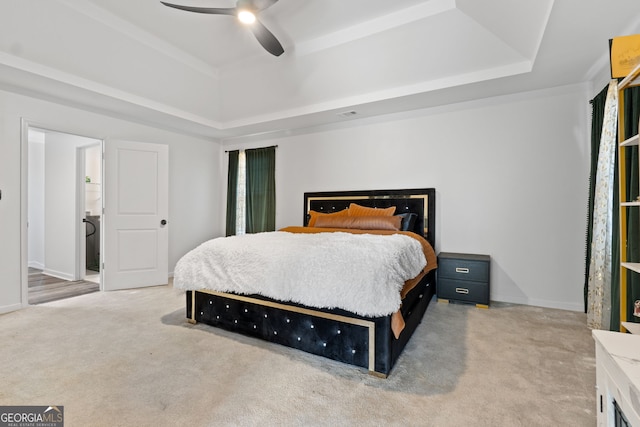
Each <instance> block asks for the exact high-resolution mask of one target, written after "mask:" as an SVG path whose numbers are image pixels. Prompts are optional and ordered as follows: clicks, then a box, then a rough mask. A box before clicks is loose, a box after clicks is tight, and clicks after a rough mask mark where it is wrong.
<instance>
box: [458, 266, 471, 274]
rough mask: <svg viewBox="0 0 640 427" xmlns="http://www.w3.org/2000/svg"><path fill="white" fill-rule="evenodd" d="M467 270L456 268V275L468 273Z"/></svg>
mask: <svg viewBox="0 0 640 427" xmlns="http://www.w3.org/2000/svg"><path fill="white" fill-rule="evenodd" d="M468 272H469V269H468V268H464V267H456V273H465V274H466V273H468Z"/></svg>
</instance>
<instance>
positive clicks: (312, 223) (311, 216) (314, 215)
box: [307, 209, 349, 227]
mask: <svg viewBox="0 0 640 427" xmlns="http://www.w3.org/2000/svg"><path fill="white" fill-rule="evenodd" d="M348 214H349V210H348V209H343V210H341V211H338V212H332V213H323V212H316V211H309V223H308V224H307V227H315V225H316V220H317V219H318V218H319V217H325V216H347V215H348Z"/></svg>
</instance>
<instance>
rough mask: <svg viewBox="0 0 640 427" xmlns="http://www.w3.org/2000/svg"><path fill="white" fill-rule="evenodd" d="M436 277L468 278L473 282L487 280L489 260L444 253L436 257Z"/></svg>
mask: <svg viewBox="0 0 640 427" xmlns="http://www.w3.org/2000/svg"><path fill="white" fill-rule="evenodd" d="M438 278H439V279H443V278H448V279H455V280H469V281H475V282H488V281H489V262H488V260H484V259H482V260H481V259H471V258H470V257H461V256H460V255H457V257H456V258H449V257H447V255H446V254H440V256H439V257H438Z"/></svg>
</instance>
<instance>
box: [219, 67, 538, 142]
mask: <svg viewBox="0 0 640 427" xmlns="http://www.w3.org/2000/svg"><path fill="white" fill-rule="evenodd" d="M532 67H533V63H532V62H531V61H528V60H522V61H519V62H515V63H511V64H508V65H503V66H498V67H492V68H487V69H484V70H480V71H474V72H471V73H465V74H458V75H455V76H448V77H444V78H440V79H435V80H429V81H425V82H420V83H416V84H411V85H405V86H399V87H395V88H391V89H383V90H378V91H372V92H368V93H366V94H364V95H355V96H350V97H344V98H339V99H334V100H331V101H327V102H322V103H317V104H311V105H307V106H302V107H296V108H292V109H287V110H281V111H277V112H274V113H269V114H264V115H258V116H252V117H248V118H243V119H238V120H229V121H225V122H223V123H222V128H221V129H224V130H226V129H233V128H240V127H244V126H251V125H255V124H258V123H264V122H270V121H277V120H282V119H287V118H290V117H294V116H299V115H307V114H315V113H319V112H323V111H331V110H336V109H343V108H349V107H351V106H353V105H360V104H368V103H372V102H379V101H383V100H388V99H393V98H399V97H403V96H408V95H415V94H418V93H425V92H431V91H435V90H439V89H446V88H450V87H455V86H462V85H465V84H472V83H478V82H482V81H486V80H492V79H498V78H501V77H508V76H513V75H516V74H524V73H528V72H530V71H531V70H532Z"/></svg>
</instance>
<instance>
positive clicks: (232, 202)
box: [226, 150, 240, 236]
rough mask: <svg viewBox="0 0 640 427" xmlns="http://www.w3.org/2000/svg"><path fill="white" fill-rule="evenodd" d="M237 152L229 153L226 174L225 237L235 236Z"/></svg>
mask: <svg viewBox="0 0 640 427" xmlns="http://www.w3.org/2000/svg"><path fill="white" fill-rule="evenodd" d="M239 154H240V152H239V151H238V150H235V151H229V172H228V174H227V233H226V234H227V236H233V235H235V234H236V206H237V198H238V193H237V187H238V156H239Z"/></svg>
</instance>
